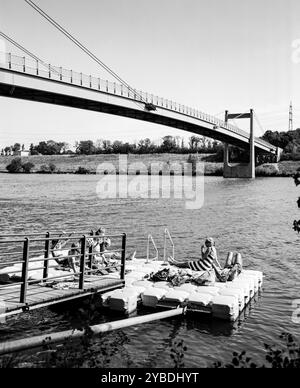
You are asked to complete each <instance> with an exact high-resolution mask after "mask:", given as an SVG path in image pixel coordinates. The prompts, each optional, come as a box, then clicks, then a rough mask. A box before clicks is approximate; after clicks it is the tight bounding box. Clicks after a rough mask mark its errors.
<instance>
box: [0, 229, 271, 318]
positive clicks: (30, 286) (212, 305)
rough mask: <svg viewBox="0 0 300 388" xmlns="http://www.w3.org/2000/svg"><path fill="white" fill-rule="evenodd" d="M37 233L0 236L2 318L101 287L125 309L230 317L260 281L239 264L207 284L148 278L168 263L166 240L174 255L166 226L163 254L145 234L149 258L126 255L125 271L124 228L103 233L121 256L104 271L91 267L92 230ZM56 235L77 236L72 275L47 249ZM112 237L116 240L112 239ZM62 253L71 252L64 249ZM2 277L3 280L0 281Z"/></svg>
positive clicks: (105, 297)
mask: <svg viewBox="0 0 300 388" xmlns="http://www.w3.org/2000/svg"><path fill="white" fill-rule="evenodd" d="M40 236H41V235H38V236H37V235H31V236H29V237H26V238H25V237H23V238H20V239H19V240H16V239H13V240H9V239H8V238H11V236H0V248H1V259H2V260H1V261H0V262H1V263H4V264H5V268H4V269H2V270H0V281H1V282H2V284H0V318H1V316H2V317H3V316H7V315H11V314H16V313H19V312H22V311H29V310H32V309H37V308H41V307H45V306H49V305H53V304H57V303H60V302H65V301H69V300H72V299H77V298H82V297H85V296H88V295H92V294H95V293H99V294H101V300H102V305H103V307H105V308H108V309H110V310H113V311H118V312H123V313H125V314H130V313H132V312H134V311H135V310H137V309H138V308H140V307H145V308H147V309H152V310H153V311H154V312H155V311H157V310H159V309H164V310H169V309H176V308H185V310H186V311H187V312H193V313H199V314H205V315H207V316H210V317H212V318H213V319H222V320H226V321H231V322H233V321H235V320H237V318H238V317H239V315H240V314H241V312H242V311H243V310H244V309H245V307H246V306H247V305H248V304H249V303H250V301H251V300H252V299H253V298H254V297H255V295H256V294H257V293H258V292H259V291H260V290H261V288H262V284H263V274H262V272H260V271H254V270H243V272H242V273H241V274H240V275H239V276H238V277H237V278H236V279H235V280H234V281H231V282H227V283H219V282H216V283H215V284H214V285H213V286H209V287H207V286H198V285H195V284H192V283H186V284H182V285H180V286H177V287H173V286H171V284H170V283H169V282H153V281H150V280H149V277H150V274H151V273H154V272H157V271H159V270H161V269H164V268H168V267H169V266H170V265H169V263H168V260H167V242H168V241H169V242H170V243H171V247H172V255H174V244H173V241H172V237H171V236H170V233H169V232H168V230H166V231H165V239H164V260H162V261H160V260H158V250H157V248H156V245H155V242H154V240H153V238H152V236H151V235H149V236H148V245H147V259H134V260H131V261H128V262H127V263H126V271H125V256H126V255H125V253H126V234H121V235H113V236H107V237H110V238H112V239H114V243H113V246H116V248H117V249H116V250H111V252H119V253H120V254H121V260H120V261H119V262H118V263H117V264H114V265H112V266H111V267H106V268H105V269H106V270H108V272H109V273H108V272H106V273H104V274H103V273H102V274H99V272H98V271H97V270H94V269H92V257H93V254H94V252H93V248H92V247H90V248H89V249H88V250H87V238H88V237H91V236H87V235H79V234H78V233H77V234H76V235H73V236H71V237H61V236H59V234H58V233H51V234H50V233H47V235H46V236H45V235H43V237H40ZM58 236H59V239H60V240H62V241H64V240H69V242H68V244H69V245H70V244H71V243H72V242H74V241H80V253H78V255H77V257H78V260H79V261H80V271H79V273H78V275H77V276H76V277H74V273H73V272H66V271H62V270H61V268H60V266H59V265H58V264H57V262H56V261H55V260H54V259H53V258H52V257H51V254H52V252H54V251H55V249H51V241H53V240H54V239H57V238H58ZM14 237H16V236H14ZM116 239H119V242H115V240H116ZM150 244H152V245H153V246H154V249H155V251H156V256H155V257H154V258H153V259H151V258H150V257H149V256H150V255H149V251H150ZM5 246H6V247H7V248H8V249H5ZM18 249H19V250H18ZM20 249H21V250H20ZM41 253H42V255H41ZM20 255H22V257H23V260H21V261H20V259H19V260H17V259H16V258H18V257H20ZM39 255H40V256H39ZM10 257H11V259H9V258H10ZM63 257H64V258H68V257H69V256H68V250H66V252H65V254H64V256H63ZM8 260H10V261H8ZM9 266H10V267H9ZM95 272H97V273H95ZM12 279H13V280H14V282H13V283H12V282H11V281H12ZM5 281H7V284H3V282H5Z"/></svg>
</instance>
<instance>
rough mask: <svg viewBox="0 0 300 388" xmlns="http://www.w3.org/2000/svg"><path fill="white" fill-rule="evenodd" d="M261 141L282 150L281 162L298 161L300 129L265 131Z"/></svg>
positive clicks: (299, 156)
mask: <svg viewBox="0 0 300 388" xmlns="http://www.w3.org/2000/svg"><path fill="white" fill-rule="evenodd" d="M262 139H263V140H266V141H268V142H269V143H271V144H273V145H274V146H276V147H279V148H282V149H283V154H282V156H281V160H300V128H298V129H296V130H295V131H288V132H278V131H276V132H273V131H267V132H266V133H265V134H264V135H263V137H262Z"/></svg>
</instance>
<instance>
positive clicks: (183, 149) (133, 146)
mask: <svg viewBox="0 0 300 388" xmlns="http://www.w3.org/2000/svg"><path fill="white" fill-rule="evenodd" d="M71 148H73V149H71ZM22 149H24V146H22ZM221 149H222V144H221V143H220V142H218V141H216V140H211V139H208V138H206V137H203V136H191V137H190V138H189V140H188V141H187V144H185V141H184V139H183V138H180V137H178V136H176V137H174V136H164V137H163V138H162V139H161V141H160V144H156V143H154V142H153V141H151V140H150V139H149V138H146V139H141V140H139V141H138V142H135V143H129V142H123V141H120V140H115V141H111V140H102V139H100V140H97V141H96V142H94V141H92V140H81V141H77V142H76V143H75V147H71V146H70V144H68V143H66V142H56V141H54V140H48V141H41V142H39V143H38V144H37V145H34V144H31V145H30V148H29V151H30V154H31V155H61V154H77V155H95V154H129V153H132V154H154V153H180V154H190V153H207V154H215V153H217V152H218V151H220V150H221ZM19 150H21V145H20V144H19V143H16V144H15V145H14V146H10V147H5V148H4V149H2V151H1V154H2V155H11V154H13V153H14V152H15V151H19Z"/></svg>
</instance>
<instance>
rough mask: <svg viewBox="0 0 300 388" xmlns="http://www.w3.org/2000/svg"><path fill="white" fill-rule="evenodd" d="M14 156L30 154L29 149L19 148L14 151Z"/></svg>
mask: <svg viewBox="0 0 300 388" xmlns="http://www.w3.org/2000/svg"><path fill="white" fill-rule="evenodd" d="M14 156H25V157H26V156H30V151H28V150H19V151H15V152H14Z"/></svg>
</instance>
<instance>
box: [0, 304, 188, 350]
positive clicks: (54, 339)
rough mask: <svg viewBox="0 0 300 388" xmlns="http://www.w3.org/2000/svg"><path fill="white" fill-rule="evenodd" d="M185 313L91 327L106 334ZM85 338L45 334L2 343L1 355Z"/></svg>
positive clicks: (72, 332) (181, 310)
mask: <svg viewBox="0 0 300 388" xmlns="http://www.w3.org/2000/svg"><path fill="white" fill-rule="evenodd" d="M184 313H185V308H184V307H183V308H176V309H173V310H168V311H162V312H159V313H155V314H148V315H142V316H138V317H133V318H127V319H122V320H119V321H113V322H108V323H102V324H99V325H95V326H91V330H92V331H93V333H94V334H100V333H106V332H109V331H113V330H118V329H122V328H125V327H130V326H134V325H140V324H142V323H147V322H153V321H157V320H160V319H165V318H170V317H175V316H177V315H183V314H184ZM82 336H84V331H79V330H65V331H61V332H57V333H50V334H46V335H45V334H44V335H40V336H36V337H31V338H23V339H20V340H16V341H9V342H3V343H0V355H4V354H8V353H13V352H20V351H23V350H27V349H32V348H37V347H42V346H43V345H44V344H45V343H47V342H49V338H51V341H50V343H51V344H54V343H61V342H63V341H64V340H66V339H68V338H70V337H72V338H73V339H76V338H80V337H82Z"/></svg>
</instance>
